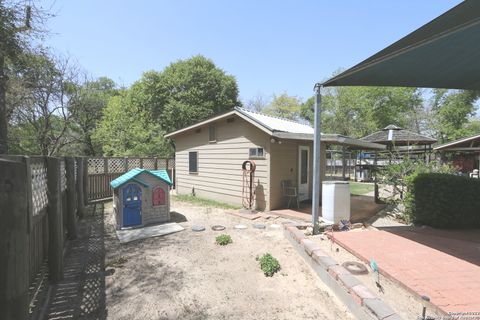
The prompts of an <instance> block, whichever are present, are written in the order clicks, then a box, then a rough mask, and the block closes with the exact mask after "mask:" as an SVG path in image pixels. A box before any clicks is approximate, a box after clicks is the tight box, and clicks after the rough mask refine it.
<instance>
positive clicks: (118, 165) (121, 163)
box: [107, 158, 125, 173]
mask: <svg viewBox="0 0 480 320" xmlns="http://www.w3.org/2000/svg"><path fill="white" fill-rule="evenodd" d="M107 161H108V172H109V173H123V172H125V159H124V158H111V159H108V160H107Z"/></svg>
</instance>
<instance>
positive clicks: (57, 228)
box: [47, 157, 63, 283]
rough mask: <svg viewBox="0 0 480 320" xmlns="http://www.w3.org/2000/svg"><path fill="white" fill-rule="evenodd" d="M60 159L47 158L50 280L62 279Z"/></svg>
mask: <svg viewBox="0 0 480 320" xmlns="http://www.w3.org/2000/svg"><path fill="white" fill-rule="evenodd" d="M60 184H61V183H60V159H58V158H53V157H47V189H48V192H47V195H48V206H47V210H48V234H49V239H48V267H49V273H50V279H51V280H52V282H54V283H56V282H58V281H60V280H62V279H63V215H62V202H61V196H62V195H61V186H60Z"/></svg>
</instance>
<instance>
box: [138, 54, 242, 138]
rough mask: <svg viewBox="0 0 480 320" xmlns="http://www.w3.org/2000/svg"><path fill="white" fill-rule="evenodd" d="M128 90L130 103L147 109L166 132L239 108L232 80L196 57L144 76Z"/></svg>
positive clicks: (234, 81) (207, 60)
mask: <svg viewBox="0 0 480 320" xmlns="http://www.w3.org/2000/svg"><path fill="white" fill-rule="evenodd" d="M131 90H132V103H134V104H138V105H139V106H140V107H141V108H142V109H145V110H146V109H149V110H150V111H151V114H152V116H153V117H154V118H155V119H156V120H157V121H158V122H159V123H160V125H161V127H162V129H163V130H165V131H167V132H169V131H174V130H177V129H180V128H183V127H185V126H188V125H191V124H192V123H195V122H197V121H201V120H204V119H206V118H208V117H210V116H212V115H214V114H217V113H220V112H223V111H227V110H230V109H232V108H233V107H235V106H239V105H241V103H240V101H239V99H238V86H237V82H236V80H235V78H234V77H233V76H231V75H227V74H226V73H225V72H224V71H223V70H221V69H219V68H218V67H216V66H215V64H214V63H213V62H212V61H211V60H209V59H207V58H205V57H203V56H200V55H199V56H194V57H192V58H190V59H187V60H179V61H177V62H174V63H172V64H170V65H169V66H167V67H166V68H165V69H164V70H163V71H161V72H156V71H150V72H146V73H145V74H144V75H143V77H142V79H140V80H139V81H138V82H136V83H135V84H134V85H133V86H132V88H131Z"/></svg>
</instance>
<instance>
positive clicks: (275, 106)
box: [264, 92, 302, 120]
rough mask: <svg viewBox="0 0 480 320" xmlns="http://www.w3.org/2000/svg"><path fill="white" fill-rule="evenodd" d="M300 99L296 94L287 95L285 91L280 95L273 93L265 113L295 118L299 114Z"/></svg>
mask: <svg viewBox="0 0 480 320" xmlns="http://www.w3.org/2000/svg"><path fill="white" fill-rule="evenodd" d="M301 104H302V101H301V100H300V98H298V97H296V96H289V95H288V94H287V93H286V92H284V93H282V94H281V95H278V96H277V95H274V96H273V99H272V101H271V102H270V104H269V105H268V106H267V107H266V108H265V110H264V112H265V113H266V114H269V115H272V116H275V117H280V118H285V119H290V120H297V119H298V118H299V116H300V106H301Z"/></svg>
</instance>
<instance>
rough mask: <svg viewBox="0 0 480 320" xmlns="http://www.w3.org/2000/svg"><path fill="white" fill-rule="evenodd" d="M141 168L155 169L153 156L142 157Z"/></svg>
mask: <svg viewBox="0 0 480 320" xmlns="http://www.w3.org/2000/svg"><path fill="white" fill-rule="evenodd" d="M143 168H144V169H152V170H153V169H155V159H154V158H143Z"/></svg>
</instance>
